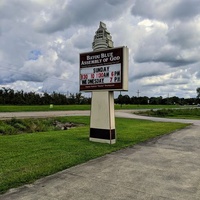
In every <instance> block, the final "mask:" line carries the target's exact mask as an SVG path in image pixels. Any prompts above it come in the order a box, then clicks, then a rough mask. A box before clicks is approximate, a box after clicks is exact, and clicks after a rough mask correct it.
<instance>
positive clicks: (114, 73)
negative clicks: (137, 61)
mask: <svg viewBox="0 0 200 200" xmlns="http://www.w3.org/2000/svg"><path fill="white" fill-rule="evenodd" d="M93 90H109V91H114V90H124V91H126V90H128V48H127V47H118V48H110V49H106V50H102V51H93V52H87V53H81V54H80V91H93Z"/></svg>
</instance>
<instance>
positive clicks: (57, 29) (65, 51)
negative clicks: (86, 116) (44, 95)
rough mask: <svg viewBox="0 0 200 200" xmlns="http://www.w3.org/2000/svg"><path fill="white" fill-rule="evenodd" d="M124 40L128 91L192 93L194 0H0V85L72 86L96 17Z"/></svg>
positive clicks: (197, 8)
mask: <svg viewBox="0 0 200 200" xmlns="http://www.w3.org/2000/svg"><path fill="white" fill-rule="evenodd" d="M100 21H103V22H104V23H106V25H107V29H108V31H109V32H110V33H111V35H112V38H113V41H114V46H115V47H117V46H128V47H129V54H130V55H129V91H128V92H127V93H124V94H128V95H130V96H137V91H138V90H139V92H140V95H141V96H149V97H151V96H163V97H167V96H178V97H184V98H189V97H196V95H197V94H196V88H197V87H200V0H167V1H166V0H145V1H144V0H101V1H100V0H9V1H8V0H0V87H9V88H12V89H15V90H24V91H35V92H41V91H46V92H52V91H56V92H61V93H75V92H79V53H83V52H87V51H92V42H93V37H94V34H95V31H96V30H97V29H98V27H99V22H100Z"/></svg>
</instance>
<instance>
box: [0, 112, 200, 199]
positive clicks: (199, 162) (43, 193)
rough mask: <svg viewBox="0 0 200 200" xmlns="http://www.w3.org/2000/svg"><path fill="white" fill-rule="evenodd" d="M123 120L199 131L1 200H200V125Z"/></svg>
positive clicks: (77, 168) (73, 171)
mask: <svg viewBox="0 0 200 200" xmlns="http://www.w3.org/2000/svg"><path fill="white" fill-rule="evenodd" d="M115 114H116V116H117V117H125V118H137V119H145V120H153V121H173V122H174V121H177V122H182V123H192V124H193V125H191V126H189V127H187V128H185V129H183V130H179V131H175V132H173V133H171V134H169V135H165V136H162V137H159V138H156V139H154V140H151V141H149V142H146V143H141V144H138V145H135V146H133V147H130V148H126V149H123V150H120V151H117V152H114V153H111V154H108V155H105V156H103V157H100V158H97V159H94V160H91V161H89V162H86V163H84V164H81V165H78V166H75V167H71V168H69V169H66V170H63V171H61V172H59V173H56V174H53V175H51V176H48V177H45V178H42V179H39V180H37V181H36V182H34V183H33V184H28V185H25V186H22V187H19V188H16V189H11V190H9V191H8V192H7V193H5V194H3V195H0V200H13V199H15V200H36V199H40V200H77V199H79V200H91V199H92V200H200V167H199V166H200V120H183V119H181V120H180V119H164V118H150V117H144V116H138V115H134V114H131V113H130V111H128V112H127V111H126V112H125V111H116V113H115ZM67 115H89V111H63V112H60V111H58V112H39V113H38V112H37V113H35V112H34V113H32V114H31V113H27V112H26V113H6V115H3V114H2V113H0V118H4V119H5V118H10V117H31V116H33V117H47V116H48V117H50V116H67Z"/></svg>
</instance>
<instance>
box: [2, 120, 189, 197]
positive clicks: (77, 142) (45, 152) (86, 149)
mask: <svg viewBox="0 0 200 200" xmlns="http://www.w3.org/2000/svg"><path fill="white" fill-rule="evenodd" d="M61 120H63V121H66V120H68V121H71V122H76V123H82V124H86V126H84V127H78V128H74V129H70V130H67V131H50V132H38V133H32V134H30V133H29V134H20V135H5V136H0V152H1V153H0V193H3V192H5V191H6V190H8V189H9V188H13V187H18V186H20V185H23V184H26V183H31V182H33V181H34V180H36V179H39V178H41V177H44V176H47V175H50V174H53V173H56V172H58V171H60V170H63V169H66V168H69V167H71V166H74V165H77V164H80V163H83V162H86V161H88V160H90V159H94V158H96V157H99V156H103V155H105V154H107V153H111V152H113V151H117V150H119V149H121V148H125V147H128V146H132V145H134V144H137V143H140V142H144V141H146V140H149V139H151V138H154V137H156V136H160V135H163V134H168V133H170V132H172V131H174V130H177V129H180V128H184V127H185V126H187V125H186V124H181V123H163V122H152V121H147V120H135V119H122V118H116V130H117V143H116V144H114V145H108V144H101V143H93V142H89V140H88V139H89V117H64V118H62V119H61Z"/></svg>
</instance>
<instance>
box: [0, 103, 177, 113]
mask: <svg viewBox="0 0 200 200" xmlns="http://www.w3.org/2000/svg"><path fill="white" fill-rule="evenodd" d="M90 108H91V106H90V105H54V106H53V108H50V105H29V106H25V105H22V106H15V105H0V112H22V111H61V110H63V111H64V110H90ZM160 108H167V109H169V108H180V106H178V105H122V106H121V105H115V109H117V110H119V109H160Z"/></svg>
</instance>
